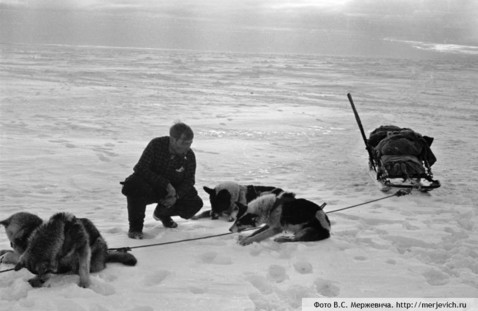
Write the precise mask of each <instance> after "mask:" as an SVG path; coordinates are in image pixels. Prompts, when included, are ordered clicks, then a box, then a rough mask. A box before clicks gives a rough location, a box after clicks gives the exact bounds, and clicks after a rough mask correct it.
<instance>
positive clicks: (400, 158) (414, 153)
mask: <svg viewBox="0 0 478 311" xmlns="http://www.w3.org/2000/svg"><path fill="white" fill-rule="evenodd" d="M347 97H348V99H349V101H350V104H351V106H352V109H353V112H354V115H355V119H356V121H357V124H358V126H359V129H360V132H361V134H362V138H363V140H364V143H365V148H366V149H367V152H368V155H369V171H370V175H371V176H372V178H373V179H374V181H375V182H376V183H377V184H378V185H379V187H380V190H382V191H388V190H390V189H392V188H402V189H403V188H405V189H417V190H419V191H422V192H428V191H431V190H433V189H436V188H439V187H440V186H441V184H440V181H438V180H435V179H433V173H432V170H431V166H432V165H433V164H434V163H435V162H436V158H435V155H434V154H433V152H432V151H431V149H430V146H431V144H432V142H433V138H431V137H428V136H422V135H421V134H419V133H417V132H415V131H413V130H412V129H409V128H400V127H398V126H395V125H383V126H380V127H378V128H377V129H375V130H374V131H372V132H371V133H370V136H369V138H367V137H366V135H365V131H364V129H363V126H362V122H361V120H360V117H359V115H358V112H357V109H356V108H355V104H354V102H353V100H352V96H351V95H350V94H347Z"/></svg>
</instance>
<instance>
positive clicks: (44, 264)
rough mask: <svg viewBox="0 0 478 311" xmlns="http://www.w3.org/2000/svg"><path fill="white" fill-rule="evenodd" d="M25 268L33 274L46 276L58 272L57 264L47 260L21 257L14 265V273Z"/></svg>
mask: <svg viewBox="0 0 478 311" xmlns="http://www.w3.org/2000/svg"><path fill="white" fill-rule="evenodd" d="M23 268H27V269H28V271H30V272H31V273H33V274H36V275H47V274H49V273H56V272H57V271H58V265H57V262H56V261H54V260H48V259H37V258H34V257H31V256H25V255H22V256H21V257H20V261H19V262H18V263H17V264H16V265H15V271H18V270H21V269H23Z"/></svg>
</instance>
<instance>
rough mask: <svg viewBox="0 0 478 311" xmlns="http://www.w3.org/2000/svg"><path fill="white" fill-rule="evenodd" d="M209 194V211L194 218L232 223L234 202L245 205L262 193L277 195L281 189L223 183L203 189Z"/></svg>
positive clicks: (234, 208) (234, 210) (235, 208)
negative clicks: (223, 219) (207, 218)
mask: <svg viewBox="0 0 478 311" xmlns="http://www.w3.org/2000/svg"><path fill="white" fill-rule="evenodd" d="M203 189H204V191H206V192H207V194H209V202H210V203H211V210H209V211H205V212H203V213H201V214H200V215H198V216H196V217H195V218H196V219H197V218H205V217H211V219H218V218H219V217H221V216H222V217H226V218H227V219H228V221H234V220H235V217H236V214H237V211H238V208H237V206H236V202H239V203H241V204H244V205H245V204H247V203H249V202H251V201H252V200H254V199H255V198H257V197H258V196H260V195H262V194H264V193H275V194H279V193H281V192H283V190H282V189H280V188H277V187H271V186H254V185H247V186H246V185H240V184H238V183H235V182H223V183H220V184H218V185H217V186H216V187H214V188H209V187H203Z"/></svg>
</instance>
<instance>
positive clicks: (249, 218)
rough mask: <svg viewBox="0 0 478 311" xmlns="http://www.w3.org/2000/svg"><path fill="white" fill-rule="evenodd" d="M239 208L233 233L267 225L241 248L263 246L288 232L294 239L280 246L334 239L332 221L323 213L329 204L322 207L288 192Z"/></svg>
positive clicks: (279, 239) (288, 239) (242, 242)
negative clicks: (266, 241) (254, 244)
mask: <svg viewBox="0 0 478 311" xmlns="http://www.w3.org/2000/svg"><path fill="white" fill-rule="evenodd" d="M238 205H239V212H238V214H237V220H236V222H235V223H234V225H232V227H231V228H230V229H229V231H231V232H240V231H243V230H245V229H249V228H255V227H257V226H259V225H261V224H265V226H263V227H262V228H260V229H259V230H257V231H255V232H254V233H253V234H251V235H250V236H247V237H245V238H242V239H240V240H239V244H241V245H248V244H251V243H253V242H260V241H262V240H265V239H267V238H270V237H272V236H274V235H277V234H279V233H282V232H284V231H286V232H291V233H293V237H286V236H283V237H279V238H276V239H275V241H276V242H280V243H282V242H299V241H303V242H307V241H320V240H324V239H327V238H329V237H330V221H329V218H328V217H327V214H325V212H324V211H323V207H324V206H325V204H323V205H322V206H319V205H317V204H315V203H314V202H311V201H309V200H306V199H297V198H295V195H294V194H292V193H287V192H284V193H282V194H280V195H278V196H276V195H275V194H265V195H262V196H260V197H258V198H257V199H255V200H253V201H252V202H250V203H249V204H248V205H242V204H240V203H239V204H238Z"/></svg>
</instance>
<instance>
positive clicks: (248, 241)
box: [237, 236, 254, 246]
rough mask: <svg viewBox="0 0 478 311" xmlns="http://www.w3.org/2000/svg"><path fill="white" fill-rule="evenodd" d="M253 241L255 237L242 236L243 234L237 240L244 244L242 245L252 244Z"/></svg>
mask: <svg viewBox="0 0 478 311" xmlns="http://www.w3.org/2000/svg"><path fill="white" fill-rule="evenodd" d="M253 242H254V240H253V239H251V238H249V237H241V236H239V240H238V241H237V243H239V245H242V246H246V245H249V244H252V243H253Z"/></svg>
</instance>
